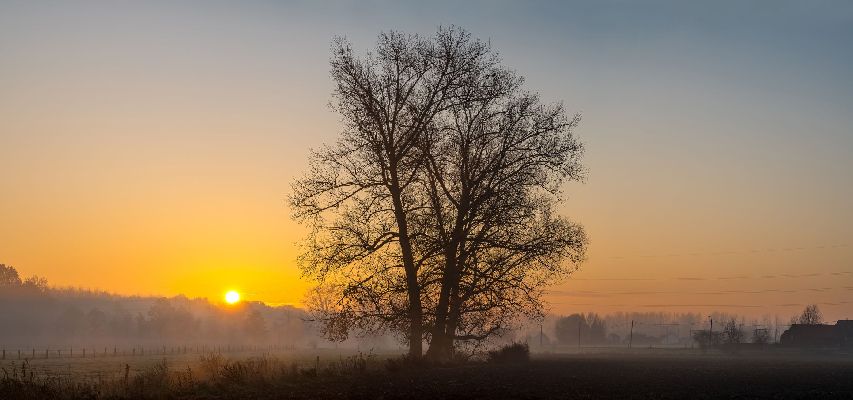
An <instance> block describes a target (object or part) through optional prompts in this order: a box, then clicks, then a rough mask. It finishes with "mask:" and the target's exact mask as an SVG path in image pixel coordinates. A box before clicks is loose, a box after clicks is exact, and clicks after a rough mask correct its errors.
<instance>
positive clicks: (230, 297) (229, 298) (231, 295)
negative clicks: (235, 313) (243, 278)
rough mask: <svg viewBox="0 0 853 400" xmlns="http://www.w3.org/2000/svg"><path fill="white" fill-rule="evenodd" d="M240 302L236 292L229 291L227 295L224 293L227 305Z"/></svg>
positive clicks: (238, 294)
mask: <svg viewBox="0 0 853 400" xmlns="http://www.w3.org/2000/svg"><path fill="white" fill-rule="evenodd" d="M238 301H240V293H237V291H236V290H229V291H228V293H225V302H226V303H228V304H235V303H237V302H238Z"/></svg>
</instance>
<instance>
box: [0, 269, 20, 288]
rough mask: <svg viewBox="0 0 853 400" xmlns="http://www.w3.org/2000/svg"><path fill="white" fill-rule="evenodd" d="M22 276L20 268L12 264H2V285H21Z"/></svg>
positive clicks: (0, 284) (0, 279)
mask: <svg viewBox="0 0 853 400" xmlns="http://www.w3.org/2000/svg"><path fill="white" fill-rule="evenodd" d="M20 285H21V277H20V276H18V270H16V269H15V268H13V267H12V266H11V265H10V266H6V264H0V286H20Z"/></svg>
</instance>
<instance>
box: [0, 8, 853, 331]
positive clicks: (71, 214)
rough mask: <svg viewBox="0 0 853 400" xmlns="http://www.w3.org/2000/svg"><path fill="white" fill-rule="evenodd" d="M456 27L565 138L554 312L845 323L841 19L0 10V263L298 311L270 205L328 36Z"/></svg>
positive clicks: (850, 22) (296, 154)
mask: <svg viewBox="0 0 853 400" xmlns="http://www.w3.org/2000/svg"><path fill="white" fill-rule="evenodd" d="M440 25H441V26H448V25H458V26H461V27H463V28H465V29H467V30H469V31H470V32H471V33H472V34H474V35H475V36H477V37H479V38H481V39H488V40H490V42H491V44H492V46H493V47H494V48H495V49H497V50H498V51H499V52H500V54H501V56H502V58H503V60H504V64H505V65H506V66H508V67H510V68H513V69H515V70H516V71H517V72H518V73H520V74H521V75H524V76H525V77H526V88H527V89H529V90H532V91H536V92H538V93H540V95H541V97H542V99H543V100H545V101H562V102H563V103H564V104H565V106H566V109H567V110H569V111H570V112H579V113H582V115H583V121H582V123H581V125H580V126H579V128H578V130H577V134H578V135H579V137H580V138H581V139H582V141H583V142H584V143H585V145H586V155H585V165H586V166H587V168H588V169H589V174H588V178H587V180H586V182H584V183H571V184H567V185H566V187H565V192H566V194H567V199H566V201H565V203H563V204H562V205H561V207H560V209H561V212H562V213H563V214H564V215H566V216H569V217H570V218H572V219H573V220H575V221H577V222H579V223H581V224H583V225H584V226H585V227H586V229H587V232H588V234H589V236H590V248H589V258H588V260H587V261H586V262H585V263H584V264H583V265H582V267H581V270H580V271H579V272H577V273H576V274H575V275H573V277H572V278H571V279H569V280H568V281H566V282H565V283H563V284H561V285H559V286H557V287H554V288H553V291H552V293H551V294H549V296H548V300H549V301H550V302H551V311H552V312H554V313H561V314H565V313H571V312H578V311H584V312H586V311H597V312H604V313H607V312H613V311H679V312H686V311H695V312H706V311H711V310H718V311H726V312H735V313H739V314H747V315H756V316H758V315H771V314H778V315H782V316H784V317H787V316H790V315H793V314H794V313H796V312H797V311H798V310H800V309H802V308H803V306H804V305H805V304H808V303H817V304H819V305H820V307H821V308H822V309H823V310H824V313H825V315H826V316H827V318H828V319H838V318H846V317H853V202H852V201H851V199H853V68H851V67H850V66H851V65H853V47H852V46H853V45H851V43H853V3H851V2H846V1H838V2H830V1H814V2H786V1H722V2H719V1H715V2H704V3H703V2H675V1H672V2H668V1H665V2H661V1H648V2H634V1H596V2H589V1H586V2H571V1H565V2H563V1H560V2H545V1H523V2H522V1H518V2H509V1H507V2H502V1H481V2H477V1H472V2H464V3H462V2H381V1H366V2H309V1H304V2H284V1H282V2H273V1H241V2H218V1H205V2H193V1H180V2H174V1H146V2H128V1H103V2H90V1H80V2H64V1H43V2H34V1H6V0H0V160H2V168H0V227H2V229H0V263H5V264H10V265H13V266H15V267H16V268H18V270H19V271H20V272H21V273H22V274H23V275H26V276H29V275H39V276H43V277H46V278H47V279H48V280H49V281H50V282H51V283H52V284H55V285H59V286H75V287H85V288H96V289H101V290H107V291H111V292H116V293H122V294H155V295H169V296H171V295H176V294H186V295H188V296H190V297H209V298H212V299H219V298H221V296H222V295H223V294H224V293H225V292H226V290H230V289H234V290H239V291H240V292H241V293H242V294H243V297H244V298H245V299H249V300H261V301H264V302H268V303H272V304H296V305H298V304H300V302H301V301H302V298H303V295H304V292H305V290H306V289H307V288H308V287H310V285H311V282H309V281H306V280H304V279H300V275H301V274H300V271H299V268H298V266H297V264H296V256H297V254H298V250H297V243H298V241H299V240H300V238H301V237H303V236H304V235H305V233H306V230H305V228H303V227H300V226H299V225H297V224H296V223H295V222H293V221H291V220H290V210H289V209H288V207H287V204H286V202H285V199H286V197H287V195H288V192H289V190H290V183H291V182H292V181H293V179H294V178H296V177H298V176H299V175H300V174H301V172H302V171H303V170H305V168H306V165H307V157H308V151H309V149H310V148H312V147H318V146H320V145H322V144H323V143H329V142H332V141H334V140H335V138H336V136H337V134H338V133H339V132H340V129H341V124H340V119H339V118H338V116H337V115H335V114H334V113H333V112H332V111H331V110H330V109H329V108H328V102H329V101H330V99H331V97H330V94H331V90H332V82H331V79H330V77H329V66H328V60H329V56H330V43H331V40H332V38H333V37H334V36H336V35H338V36H346V37H347V38H349V39H350V40H351V41H352V42H353V44H354V46H355V48H356V49H357V50H359V51H362V52H363V51H366V50H367V49H369V48H371V47H372V46H373V45H374V43H375V39H376V36H377V34H378V33H379V32H381V31H384V30H390V29H395V30H401V31H405V32H411V33H421V34H425V35H429V34H431V33H433V32H435V30H436V29H437V27H438V26H440Z"/></svg>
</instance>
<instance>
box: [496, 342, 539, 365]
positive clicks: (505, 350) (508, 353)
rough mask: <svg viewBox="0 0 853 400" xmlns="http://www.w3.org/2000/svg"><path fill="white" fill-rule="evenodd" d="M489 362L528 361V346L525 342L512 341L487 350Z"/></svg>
mask: <svg viewBox="0 0 853 400" xmlns="http://www.w3.org/2000/svg"><path fill="white" fill-rule="evenodd" d="M488 361H489V362H493V363H520V362H527V361H530V347H529V346H528V345H527V343H512V344H508V345H506V346H503V347H501V348H499V349H497V350H492V351H490V352H489V357H488Z"/></svg>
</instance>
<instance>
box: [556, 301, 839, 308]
mask: <svg viewBox="0 0 853 400" xmlns="http://www.w3.org/2000/svg"><path fill="white" fill-rule="evenodd" d="M550 304H559V305H562V306H577V307H638V308H672V307H717V308H766V307H803V306H806V305H810V304H817V305H822V306H843V305H849V304H853V301H848V300H844V301H836V302H822V303H815V302H809V303H785V304H764V305H758V304H683V303H679V304H595V303H550Z"/></svg>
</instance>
